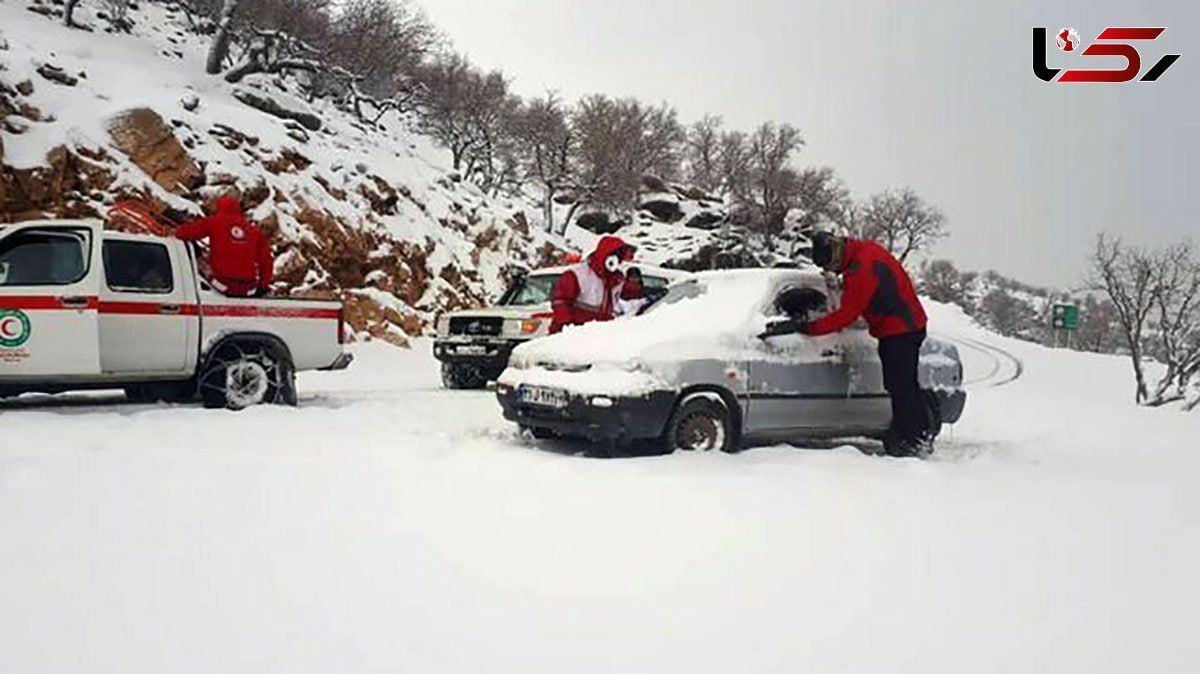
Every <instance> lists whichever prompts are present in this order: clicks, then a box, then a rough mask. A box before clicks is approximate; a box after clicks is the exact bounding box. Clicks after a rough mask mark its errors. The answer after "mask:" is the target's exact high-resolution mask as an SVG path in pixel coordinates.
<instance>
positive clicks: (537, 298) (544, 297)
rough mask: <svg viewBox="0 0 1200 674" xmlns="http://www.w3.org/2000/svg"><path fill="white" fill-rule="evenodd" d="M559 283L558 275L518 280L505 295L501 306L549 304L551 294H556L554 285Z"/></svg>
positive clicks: (538, 275) (536, 276)
mask: <svg viewBox="0 0 1200 674" xmlns="http://www.w3.org/2000/svg"><path fill="white" fill-rule="evenodd" d="M557 281H558V274H537V275H534V276H526V277H525V278H521V279H517V280H516V281H514V282H513V285H512V287H511V288H509V289H508V292H507V293H505V294H504V300H503V301H502V302H501V304H502V305H504V306H509V307H528V306H532V305H535V304H549V303H550V294H551V293H552V292H554V284H555V282H557Z"/></svg>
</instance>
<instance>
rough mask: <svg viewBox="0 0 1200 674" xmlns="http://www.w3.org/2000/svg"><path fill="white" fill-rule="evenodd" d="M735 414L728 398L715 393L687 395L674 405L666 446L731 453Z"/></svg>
mask: <svg viewBox="0 0 1200 674" xmlns="http://www.w3.org/2000/svg"><path fill="white" fill-rule="evenodd" d="M734 436H735V433H734V428H733V415H732V414H731V413H730V412H729V407H728V406H727V405H726V404H725V401H724V400H722V399H721V397H720V396H718V395H717V394H715V393H696V394H693V395H690V396H688V397H686V398H684V399H683V400H682V401H681V402H680V403H679V405H678V407H676V408H675V413H674V414H672V415H671V419H670V420H669V421H668V422H667V428H666V430H665V431H664V432H663V444H664V445H665V447H664V449H665V450H666V451H667V452H668V453H669V452H674V451H676V450H680V449H682V450H689V451H701V452H704V451H713V450H720V451H722V452H732V451H734V450H735V449H736V445H735V444H734Z"/></svg>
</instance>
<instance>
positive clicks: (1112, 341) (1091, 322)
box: [1075, 294, 1119, 353]
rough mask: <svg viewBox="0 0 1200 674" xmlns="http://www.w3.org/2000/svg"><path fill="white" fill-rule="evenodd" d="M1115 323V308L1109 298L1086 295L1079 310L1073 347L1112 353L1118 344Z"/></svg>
mask: <svg viewBox="0 0 1200 674" xmlns="http://www.w3.org/2000/svg"><path fill="white" fill-rule="evenodd" d="M1116 323H1117V310H1116V307H1114V306H1113V303H1112V302H1111V301H1110V300H1107V299H1098V298H1096V297H1094V296H1093V295H1091V294H1088V295H1086V296H1085V297H1084V298H1083V302H1082V306H1081V307H1080V310H1079V328H1078V329H1077V330H1076V331H1075V347H1076V348H1077V349H1080V350H1083V351H1092V352H1094V353H1114V352H1115V351H1116V350H1117V348H1118V346H1119V344H1118V339H1119V338H1118V337H1117V335H1116V332H1117V327H1116Z"/></svg>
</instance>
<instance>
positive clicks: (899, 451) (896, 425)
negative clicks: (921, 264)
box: [761, 233, 932, 456]
mask: <svg viewBox="0 0 1200 674" xmlns="http://www.w3.org/2000/svg"><path fill="white" fill-rule="evenodd" d="M813 262H815V263H816V264H817V265H819V266H821V267H823V268H824V269H825V270H826V271H829V272H832V273H835V274H841V275H842V277H843V279H844V280H845V288H844V290H843V292H842V304H841V306H840V307H838V309H837V311H834V312H833V313H831V314H829V315H827V316H825V317H823V318H820V319H818V320H816V321H812V322H808V323H802V322H797V321H795V320H787V321H777V322H774V323H771V324H770V325H768V326H767V331H766V332H765V333H763V334H762V335H761V336H762V337H763V338H767V337H774V336H777V335H783V334H789V333H796V332H799V333H800V334H804V335H812V336H819V335H828V334H830V333H834V332H839V331H841V330H844V329H845V328H847V327H849V326H850V324H851V323H853V322H854V321H856V320H858V318H859V317H860V316H861V317H862V318H864V319H866V321H867V327H868V328H869V329H870V331H871V335H872V336H873V337H875V338H876V339H878V340H879V360H880V361H881V362H882V364H883V385H884V388H886V389H887V392H888V394H889V395H890V396H891V398H892V424H891V427H890V428H889V430H888V435H887V436H886V437H885V439H884V446H885V448H886V449H887V452H888V453H889V454H891V455H893V456H914V455H915V456H924V455H927V454H928V452H929V451H931V450H932V443H931V442H930V440H929V438H928V437H927V431H928V428H929V419H928V416H927V415H928V412H927V408H926V405H925V402H924V401H923V399H922V395H921V387H920V384H919V383H918V381H917V363H918V358H919V356H920V353H921V344H922V343H923V342H924V341H925V326H926V324H927V323H928V318H927V317H926V315H925V309H924V307H922V306H921V301H920V300H919V299H917V293H916V290H914V288H913V283H912V279H910V278H909V276H908V273H907V272H906V271H904V267H903V266H902V265H901V264H900V262H899V261H898V260H897V259H896V258H895V257H894V256H893V255H892V254H891V253H890V252H888V250H887V249H885V248H884V247H883V246H880V245H879V244H877V243H875V242H874V241H859V240H855V239H847V238H843V237H839V236H834V235H831V234H826V233H818V234H816V235H814V236H813Z"/></svg>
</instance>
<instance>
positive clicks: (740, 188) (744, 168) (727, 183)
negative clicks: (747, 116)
mask: <svg viewBox="0 0 1200 674" xmlns="http://www.w3.org/2000/svg"><path fill="white" fill-rule="evenodd" d="M750 161H751V156H750V139H749V138H748V137H747V136H746V134H744V133H742V132H741V131H727V132H725V133H722V134H721V137H720V140H719V146H718V148H717V167H718V172H719V176H720V191H721V192H722V193H723V194H722V196H728V195H731V194H732V195H738V194H746V193H747V192H749V190H750Z"/></svg>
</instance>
